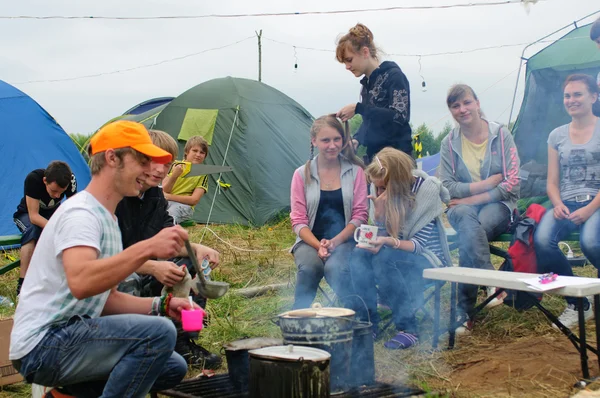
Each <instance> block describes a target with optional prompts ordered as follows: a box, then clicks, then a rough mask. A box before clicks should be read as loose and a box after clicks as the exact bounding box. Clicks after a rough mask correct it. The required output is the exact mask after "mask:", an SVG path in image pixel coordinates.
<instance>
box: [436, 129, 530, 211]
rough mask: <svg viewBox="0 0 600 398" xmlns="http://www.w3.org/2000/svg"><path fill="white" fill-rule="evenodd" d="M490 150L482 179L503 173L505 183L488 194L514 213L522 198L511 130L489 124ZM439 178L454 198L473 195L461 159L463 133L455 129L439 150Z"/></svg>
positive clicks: (486, 155) (488, 149)
mask: <svg viewBox="0 0 600 398" xmlns="http://www.w3.org/2000/svg"><path fill="white" fill-rule="evenodd" d="M488 124H489V136H488V147H487V150H486V153H485V157H484V159H483V164H482V165H481V180H482V181H483V180H485V179H486V178H488V177H489V176H491V175H494V174H502V175H503V176H504V180H503V181H502V182H501V183H500V184H498V185H497V186H496V187H495V188H493V189H492V190H490V191H488V193H489V194H490V195H491V197H492V200H491V202H502V203H504V204H505V205H506V206H507V207H508V208H509V210H510V211H511V213H512V211H513V210H514V209H515V208H516V206H517V200H518V199H519V187H520V180H519V167H520V160H519V153H518V152H517V147H516V146H515V142H514V140H513V137H512V135H511V134H510V131H508V129H507V128H506V127H504V126H503V125H501V124H499V123H496V122H488ZM439 172H440V179H441V180H442V183H443V184H444V186H445V187H446V188H447V189H448V191H449V192H450V196H451V197H452V198H456V199H461V198H465V197H468V196H471V191H470V189H469V184H471V183H472V182H473V180H472V178H471V174H470V173H469V170H468V169H467V165H466V164H465V162H464V161H463V158H462V134H461V133H460V128H459V127H456V128H454V129H452V131H451V132H450V133H449V134H448V136H446V138H444V139H443V141H442V145H441V148H440V166H439Z"/></svg>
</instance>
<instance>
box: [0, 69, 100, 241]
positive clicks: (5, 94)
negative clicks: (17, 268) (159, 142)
mask: <svg viewBox="0 0 600 398" xmlns="http://www.w3.org/2000/svg"><path fill="white" fill-rule="evenodd" d="M0 134H1V135H2V138H1V139H0V153H1V154H2V157H0V192H1V193H2V194H1V196H0V235H3V236H4V235H12V234H17V233H19V230H18V229H17V227H16V226H15V225H14V223H13V213H14V212H15V210H16V209H17V205H18V204H19V201H20V200H21V198H22V197H23V182H24V181H25V177H26V176H27V174H28V173H29V172H30V171H32V170H35V169H40V168H45V167H46V166H47V165H48V163H50V162H51V161H53V160H62V161H64V162H66V163H68V164H69V166H70V167H71V169H72V170H73V173H74V174H75V176H76V177H77V185H78V190H82V189H83V188H85V187H86V186H87V184H88V183H89V182H90V170H89V168H88V166H87V164H86V163H85V160H84V159H83V157H82V156H81V154H80V153H79V150H78V149H77V146H76V145H75V144H74V143H73V141H71V138H70V137H69V136H68V135H67V133H65V131H64V130H63V129H62V127H60V126H59V125H58V123H56V121H55V120H54V119H53V118H52V116H50V115H49V114H48V112H46V111H45V110H44V109H43V108H42V107H41V106H40V105H38V103H37V102H35V101H34V100H33V99H32V98H31V97H29V96H28V95H27V94H24V93H23V92H21V91H19V90H17V89H16V88H15V87H13V86H11V85H10V84H8V83H6V82H3V81H2V80H0Z"/></svg>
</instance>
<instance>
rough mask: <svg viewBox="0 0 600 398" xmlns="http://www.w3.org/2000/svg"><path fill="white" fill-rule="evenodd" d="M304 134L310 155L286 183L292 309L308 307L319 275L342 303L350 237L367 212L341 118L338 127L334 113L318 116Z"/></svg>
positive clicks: (362, 176) (347, 279)
mask: <svg viewBox="0 0 600 398" xmlns="http://www.w3.org/2000/svg"><path fill="white" fill-rule="evenodd" d="M310 137H311V143H310V153H311V158H310V160H309V161H308V162H306V164H305V165H303V166H301V167H299V168H298V169H296V171H295V172H294V176H293V178H292V186H291V213H290V218H291V221H292V228H293V229H294V232H295V233H296V235H297V236H298V237H297V238H296V243H295V244H294V246H293V247H292V250H291V252H292V253H293V254H294V261H295V262H296V265H297V267H298V277H297V281H296V292H295V297H294V309H297V308H307V307H310V305H311V303H312V301H313V300H314V298H315V295H316V293H317V288H318V286H319V282H320V281H321V278H322V277H323V276H325V279H326V280H327V282H328V283H329V284H330V286H331V287H332V288H333V290H334V291H335V292H336V294H337V295H338V296H339V297H340V298H341V299H342V302H344V303H345V304H347V302H348V301H347V300H344V298H345V297H347V296H348V295H349V294H351V293H352V289H351V282H350V271H349V269H348V257H349V255H350V253H351V251H352V248H353V246H354V244H353V243H352V242H353V240H352V237H353V234H354V230H355V229H356V227H359V226H360V225H361V224H366V222H367V218H368V214H367V184H366V179H365V174H364V172H363V167H364V165H363V164H362V162H361V161H360V159H358V157H357V156H356V155H355V154H354V149H353V147H352V144H351V143H350V134H349V132H348V128H347V123H346V128H345V129H344V126H342V123H341V122H340V121H339V120H338V119H337V118H336V117H335V115H327V116H321V117H320V118H318V119H317V120H315V122H314V123H313V125H312V127H311V129H310ZM315 148H316V149H317V150H318V155H317V156H314V157H313V154H314V149H315ZM350 240H352V242H350Z"/></svg>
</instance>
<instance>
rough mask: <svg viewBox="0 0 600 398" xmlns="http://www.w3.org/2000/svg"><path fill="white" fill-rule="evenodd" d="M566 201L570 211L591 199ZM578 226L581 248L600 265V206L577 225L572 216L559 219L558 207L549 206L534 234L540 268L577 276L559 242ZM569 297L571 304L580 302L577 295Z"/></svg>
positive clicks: (586, 203) (592, 261) (559, 273)
mask: <svg viewBox="0 0 600 398" xmlns="http://www.w3.org/2000/svg"><path fill="white" fill-rule="evenodd" d="M564 203H565V206H567V208H568V209H569V211H570V212H571V213H573V212H574V211H575V210H578V209H581V208H582V207H584V206H587V205H588V204H589V203H590V201H587V202H580V203H578V202H571V201H565V202H564ZM577 230H579V231H580V235H579V244H580V246H581V251H582V252H583V254H585V256H586V257H587V259H588V260H590V262H591V263H592V264H593V265H594V267H596V268H598V267H600V210H596V211H595V212H594V214H592V216H591V217H590V218H588V220H587V221H586V222H584V223H583V224H581V225H576V224H574V223H573V222H571V221H570V220H566V219H563V220H557V219H556V218H554V211H553V210H552V209H548V210H547V211H546V213H545V214H544V216H543V217H542V220H541V221H540V224H539V225H538V227H537V229H536V231H535V234H534V235H533V242H534V245H535V254H536V258H537V263H538V270H539V271H540V272H554V273H556V274H558V275H566V276H573V270H572V269H571V265H570V264H569V261H568V260H567V258H566V257H565V255H564V254H563V252H562V251H561V250H560V248H559V247H558V242H560V241H561V240H563V239H564V238H565V237H566V236H568V235H569V234H570V233H571V232H574V231H577ZM565 299H566V300H567V302H568V303H569V304H574V305H575V304H576V303H577V299H576V298H574V297H565Z"/></svg>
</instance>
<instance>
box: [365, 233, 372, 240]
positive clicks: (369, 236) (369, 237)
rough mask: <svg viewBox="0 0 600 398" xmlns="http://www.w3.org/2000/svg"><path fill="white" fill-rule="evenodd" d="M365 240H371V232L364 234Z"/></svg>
mask: <svg viewBox="0 0 600 398" xmlns="http://www.w3.org/2000/svg"><path fill="white" fill-rule="evenodd" d="M365 238H367V239H371V238H373V232H371V231H369V232H367V233H366V234H365Z"/></svg>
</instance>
